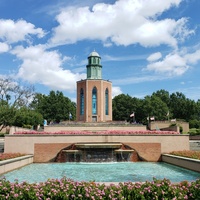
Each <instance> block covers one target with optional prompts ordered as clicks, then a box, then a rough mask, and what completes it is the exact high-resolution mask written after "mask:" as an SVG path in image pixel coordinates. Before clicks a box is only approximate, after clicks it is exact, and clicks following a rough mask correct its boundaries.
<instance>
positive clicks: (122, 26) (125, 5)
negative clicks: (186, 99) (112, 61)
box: [49, 0, 193, 47]
mask: <svg viewBox="0 0 200 200" xmlns="http://www.w3.org/2000/svg"><path fill="white" fill-rule="evenodd" d="M180 2H181V0H168V1H160V2H158V1H156V0H143V1H140V0H118V1H116V2H115V3H114V4H106V3H98V4H95V5H94V6H93V7H92V8H91V9H90V8H89V7H79V8H77V7H67V8H65V9H63V10H62V11H61V12H60V14H59V15H57V16H56V20H57V21H58V23H59V25H58V26H57V27H55V28H54V30H53V31H54V34H53V37H52V38H51V39H50V41H49V42H50V43H51V44H52V45H56V44H57V45H58V44H70V43H75V42H77V41H80V40H84V39H90V40H93V39H97V40H101V41H103V42H104V44H105V46H110V45H111V44H113V43H115V44H116V45H125V46H126V45H130V44H136V43H139V44H140V45H142V46H145V47H149V46H158V45H160V44H167V45H170V46H173V47H176V45H177V40H179V38H181V40H184V38H185V37H188V35H190V34H192V33H193V30H189V29H187V19H185V18H181V19H179V20H177V21H176V20H174V19H164V20H159V19H158V17H157V16H158V15H160V14H162V12H164V11H166V10H167V9H169V8H171V7H172V6H178V5H179V4H180ZM155 4H156V6H155Z"/></svg>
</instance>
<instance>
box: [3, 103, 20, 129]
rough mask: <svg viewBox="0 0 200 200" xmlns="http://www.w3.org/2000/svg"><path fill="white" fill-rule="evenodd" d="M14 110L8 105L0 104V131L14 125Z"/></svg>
mask: <svg viewBox="0 0 200 200" xmlns="http://www.w3.org/2000/svg"><path fill="white" fill-rule="evenodd" d="M15 113H16V109H15V108H14V107H13V106H10V105H8V104H7V103H5V102H4V103H2V102H1V104H0V131H1V130H2V129H3V128H5V127H7V126H11V125H13V123H14V117H13V116H15Z"/></svg>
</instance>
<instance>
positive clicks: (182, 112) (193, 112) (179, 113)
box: [170, 92, 199, 121]
mask: <svg viewBox="0 0 200 200" xmlns="http://www.w3.org/2000/svg"><path fill="white" fill-rule="evenodd" d="M170 109H171V111H172V113H173V117H174V118H178V119H185V120H186V121H189V120H190V119H195V118H197V117H198V112H199V111H198V105H197V103H196V102H195V101H194V100H191V99H188V98H186V97H185V95H184V94H183V93H180V92H176V93H172V94H171V95H170Z"/></svg>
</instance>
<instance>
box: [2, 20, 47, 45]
mask: <svg viewBox="0 0 200 200" xmlns="http://www.w3.org/2000/svg"><path fill="white" fill-rule="evenodd" d="M30 35H37V37H38V38H41V37H43V36H44V35H45V33H44V31H43V30H42V29H41V28H35V26H34V25H33V24H31V23H28V22H26V21H25V20H18V21H16V22H15V21H13V20H10V19H8V20H4V19H0V39H2V40H4V41H6V42H7V43H15V42H19V41H24V40H27V41H28V40H29V36H30Z"/></svg>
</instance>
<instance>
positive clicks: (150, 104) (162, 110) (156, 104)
mask: <svg viewBox="0 0 200 200" xmlns="http://www.w3.org/2000/svg"><path fill="white" fill-rule="evenodd" d="M143 109H144V110H145V111H146V117H152V116H154V117H155V119H156V120H166V117H167V112H168V107H167V105H166V103H165V102H163V101H162V100H161V99H160V97H158V96H156V95H152V96H146V97H145V98H144V101H143Z"/></svg>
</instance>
